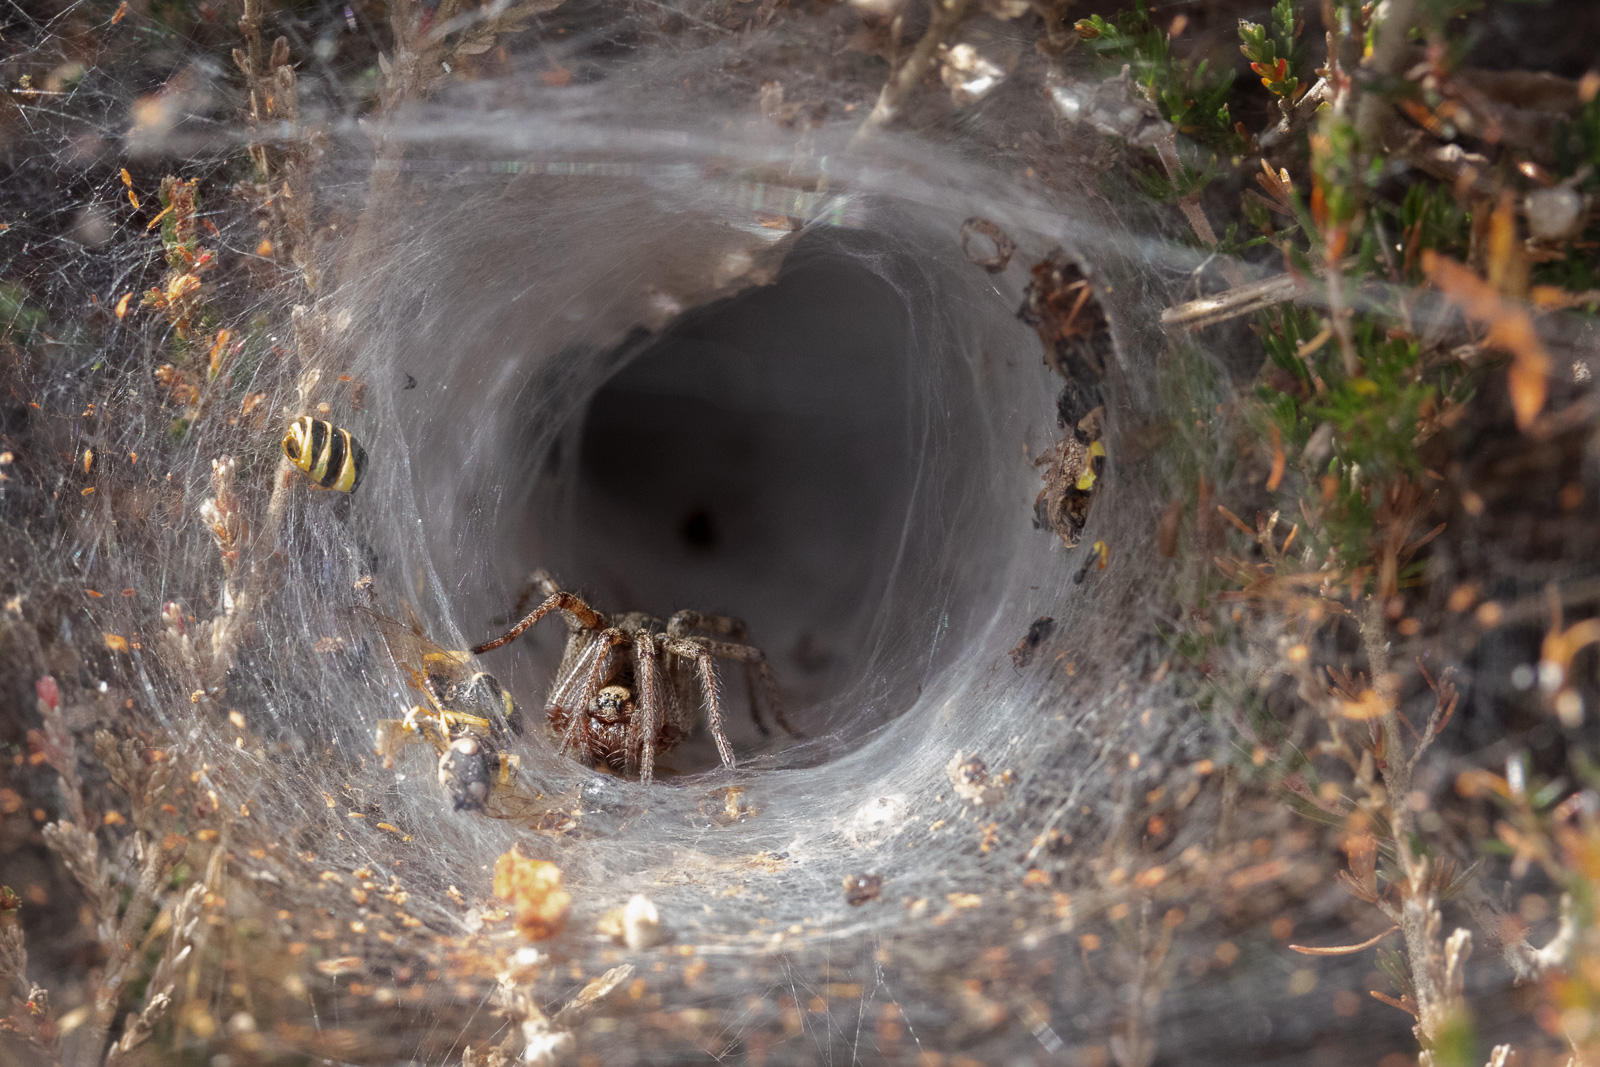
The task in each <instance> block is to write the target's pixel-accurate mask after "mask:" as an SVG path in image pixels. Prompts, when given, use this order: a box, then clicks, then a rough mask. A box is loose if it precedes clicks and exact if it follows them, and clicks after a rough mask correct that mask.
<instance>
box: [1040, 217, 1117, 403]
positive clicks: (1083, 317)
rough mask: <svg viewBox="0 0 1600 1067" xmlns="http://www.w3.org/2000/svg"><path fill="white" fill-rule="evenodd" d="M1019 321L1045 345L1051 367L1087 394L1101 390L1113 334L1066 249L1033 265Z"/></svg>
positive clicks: (1054, 252)
mask: <svg viewBox="0 0 1600 1067" xmlns="http://www.w3.org/2000/svg"><path fill="white" fill-rule="evenodd" d="M1030 273H1031V274H1032V275H1033V280H1032V281H1030V282H1029V283H1028V288H1027V289H1026V290H1025V291H1024V292H1023V295H1022V306H1021V307H1020V308H1018V309H1017V318H1019V319H1021V320H1022V321H1023V322H1025V323H1027V324H1028V325H1029V326H1032V327H1033V328H1034V330H1035V331H1037V332H1038V334H1039V340H1040V341H1042V342H1043V343H1044V361H1045V365H1046V366H1048V367H1050V368H1051V369H1052V370H1054V371H1055V372H1056V373H1058V374H1060V375H1061V376H1062V377H1063V378H1065V379H1067V381H1069V382H1076V383H1077V384H1078V385H1079V386H1080V387H1081V388H1084V389H1089V388H1092V387H1093V386H1095V385H1097V384H1098V383H1099V381H1100V379H1101V378H1102V377H1104V375H1105V372H1106V363H1107V358H1106V357H1107V356H1108V355H1109V354H1110V345H1111V331H1110V326H1109V325H1108V324H1107V322H1106V316H1105V312H1104V311H1102V310H1101V309H1100V304H1099V302H1098V301H1097V300H1096V299H1095V294H1094V288H1093V286H1091V285H1090V284H1089V279H1088V278H1087V277H1085V276H1084V273H1083V271H1082V270H1081V269H1080V268H1079V267H1078V265H1077V264H1076V263H1074V262H1073V261H1072V260H1071V259H1070V258H1068V256H1067V254H1066V252H1065V251H1064V250H1062V249H1060V248H1056V249H1053V250H1051V252H1050V253H1049V254H1048V255H1047V256H1045V258H1044V259H1042V260H1040V261H1039V262H1038V263H1035V264H1034V265H1033V269H1032V271H1031V272H1030Z"/></svg>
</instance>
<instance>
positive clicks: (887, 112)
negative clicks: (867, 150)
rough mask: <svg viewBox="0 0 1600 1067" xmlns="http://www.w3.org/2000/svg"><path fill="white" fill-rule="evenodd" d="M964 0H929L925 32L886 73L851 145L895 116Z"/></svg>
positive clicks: (962, 9)
mask: <svg viewBox="0 0 1600 1067" xmlns="http://www.w3.org/2000/svg"><path fill="white" fill-rule="evenodd" d="M967 4H968V0H929V4H928V8H929V18H928V29H927V32H925V33H924V34H923V35H922V39H921V40H919V41H918V42H917V44H916V47H915V48H913V49H912V50H911V54H910V55H909V56H907V57H906V61H905V62H904V63H902V64H900V68H899V69H898V70H896V71H895V72H894V73H893V74H891V75H889V80H888V81H887V82H885V83H884V85H883V89H882V90H881V91H880V92H879V93H878V101H877V103H875V104H873V105H872V111H871V112H870V113H868V115H867V117H866V118H865V119H864V120H862V123H861V126H860V128H859V129H857V130H856V133H855V136H854V137H853V138H851V140H850V144H851V147H856V146H859V145H860V144H862V143H863V142H864V141H866V140H867V139H868V138H869V137H871V136H872V135H873V134H874V133H876V132H877V131H878V130H880V129H882V128H883V127H885V126H887V125H888V124H889V123H891V122H893V121H894V120H895V117H896V116H897V115H899V113H900V108H901V106H902V105H903V104H904V103H905V102H906V99H907V98H908V97H909V96H910V95H911V92H912V90H914V89H915V88H916V87H917V85H918V84H919V83H920V82H921V81H922V79H923V78H925V77H927V76H928V72H929V70H931V69H932V68H933V61H934V59H935V58H936V57H937V56H938V54H939V46H940V45H941V44H943V43H944V42H945V39H946V38H947V37H949V36H950V34H951V32H952V31H954V30H955V28H956V25H957V24H958V23H960V21H961V19H962V17H963V16H965V15H966V13H967Z"/></svg>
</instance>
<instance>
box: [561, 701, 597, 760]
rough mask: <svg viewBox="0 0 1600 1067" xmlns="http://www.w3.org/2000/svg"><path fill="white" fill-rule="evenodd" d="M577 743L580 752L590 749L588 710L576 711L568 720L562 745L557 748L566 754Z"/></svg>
mask: <svg viewBox="0 0 1600 1067" xmlns="http://www.w3.org/2000/svg"><path fill="white" fill-rule="evenodd" d="M574 745H576V747H577V750H578V751H579V752H580V753H584V752H588V751H589V716H588V714H587V713H586V712H582V711H574V712H573V713H572V717H571V718H570V719H568V720H567V729H566V731H565V732H564V733H563V734H562V735H561V747H560V748H558V749H556V751H557V752H558V753H560V754H561V755H563V756H565V755H566V754H567V750H568V749H569V748H572V747H574Z"/></svg>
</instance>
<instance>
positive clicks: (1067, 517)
mask: <svg viewBox="0 0 1600 1067" xmlns="http://www.w3.org/2000/svg"><path fill="white" fill-rule="evenodd" d="M1104 421H1105V408H1100V407H1097V408H1095V409H1094V410H1093V411H1091V412H1089V413H1088V414H1087V415H1084V416H1083V417H1082V418H1081V419H1079V420H1077V422H1076V424H1072V423H1067V422H1065V419H1063V426H1062V428H1063V430H1064V431H1065V434H1064V436H1063V437H1062V438H1061V440H1060V441H1059V442H1057V444H1056V445H1055V446H1054V447H1053V448H1051V449H1050V451H1048V452H1046V453H1045V454H1044V455H1042V456H1040V457H1039V458H1038V459H1037V460H1035V461H1034V464H1035V465H1036V466H1042V467H1044V469H1045V470H1044V488H1043V489H1041V490H1039V496H1038V497H1037V498H1036V499H1035V500H1034V502H1033V517H1034V525H1035V526H1036V527H1039V528H1041V529H1050V530H1054V531H1055V533H1056V535H1057V536H1058V537H1060V538H1061V543H1062V544H1064V545H1066V546H1067V547H1068V548H1075V547H1077V544H1078V540H1079V538H1080V537H1082V536H1083V528H1084V526H1085V525H1086V524H1087V523H1088V521H1089V504H1090V502H1091V500H1092V499H1093V495H1094V489H1095V485H1096V483H1097V482H1098V481H1099V479H1100V472H1101V469H1102V468H1103V466H1104V464H1105V456H1106V448H1105V445H1104V444H1103V443H1102V442H1101V440H1100V437H1101V432H1102V427H1103V425H1104Z"/></svg>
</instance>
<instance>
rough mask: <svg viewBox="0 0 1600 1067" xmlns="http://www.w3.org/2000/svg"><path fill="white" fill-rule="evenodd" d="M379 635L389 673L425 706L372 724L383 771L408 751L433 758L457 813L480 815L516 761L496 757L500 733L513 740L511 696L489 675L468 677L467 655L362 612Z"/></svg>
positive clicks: (415, 627)
mask: <svg viewBox="0 0 1600 1067" xmlns="http://www.w3.org/2000/svg"><path fill="white" fill-rule="evenodd" d="M362 614H364V615H366V616H368V617H369V618H370V619H371V620H372V623H373V626H374V628H375V629H377V630H378V631H379V633H380V634H382V636H383V638H384V641H385V643H386V644H387V645H388V647H389V653H390V655H391V656H392V657H393V659H394V661H395V664H396V666H398V667H399V668H400V669H401V670H402V671H404V672H405V673H406V674H407V675H409V676H410V678H411V684H412V686H413V687H415V688H416V689H418V690H420V691H421V692H422V694H423V696H424V697H425V698H426V701H427V704H426V706H423V705H417V706H414V707H412V708H411V710H410V711H408V712H407V713H406V716H405V718H403V719H384V720H383V721H381V722H379V723H378V730H377V741H376V745H375V748H376V751H377V753H378V755H379V756H381V757H383V760H384V762H385V764H388V763H390V762H392V761H393V759H394V756H395V753H397V752H399V751H400V750H401V749H403V748H405V747H406V746H408V745H411V744H419V743H420V744H427V745H429V746H431V747H432V748H433V750H434V751H435V752H436V753H438V755H439V764H438V776H439V785H440V787H441V788H442V789H443V790H444V793H445V796H446V797H448V798H449V799H450V802H451V805H452V806H453V807H454V808H455V809H456V810H457V811H462V810H470V811H482V810H483V809H484V806H485V804H486V803H487V801H488V799H489V795H490V792H491V790H493V789H494V788H495V787H496V786H503V785H505V784H507V783H508V782H509V781H510V780H511V777H512V775H513V774H514V773H515V772H516V768H517V764H518V762H519V761H518V758H517V757H516V756H513V755H509V754H506V753H504V752H501V751H500V748H501V746H502V745H503V744H504V742H505V740H506V737H507V734H508V733H520V732H521V730H520V725H521V723H520V719H519V718H518V717H517V713H516V706H515V705H514V704H513V703H512V702H511V696H510V694H508V693H507V692H506V691H505V690H504V689H502V688H501V687H500V683H499V682H497V681H496V680H495V678H494V676H493V675H490V674H485V673H484V672H482V671H474V670H471V669H470V668H469V666H468V660H469V658H470V654H469V653H466V652H455V651H450V650H448V649H444V648H441V647H439V646H438V645H436V644H434V643H433V642H432V641H429V640H428V638H427V637H426V636H424V635H423V633H422V626H421V624H420V623H417V622H413V623H412V624H411V625H410V626H406V625H404V624H402V623H398V622H396V621H395V620H393V619H390V618H387V617H386V616H382V615H378V614H377V613H375V612H366V611H363V612H362Z"/></svg>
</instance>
